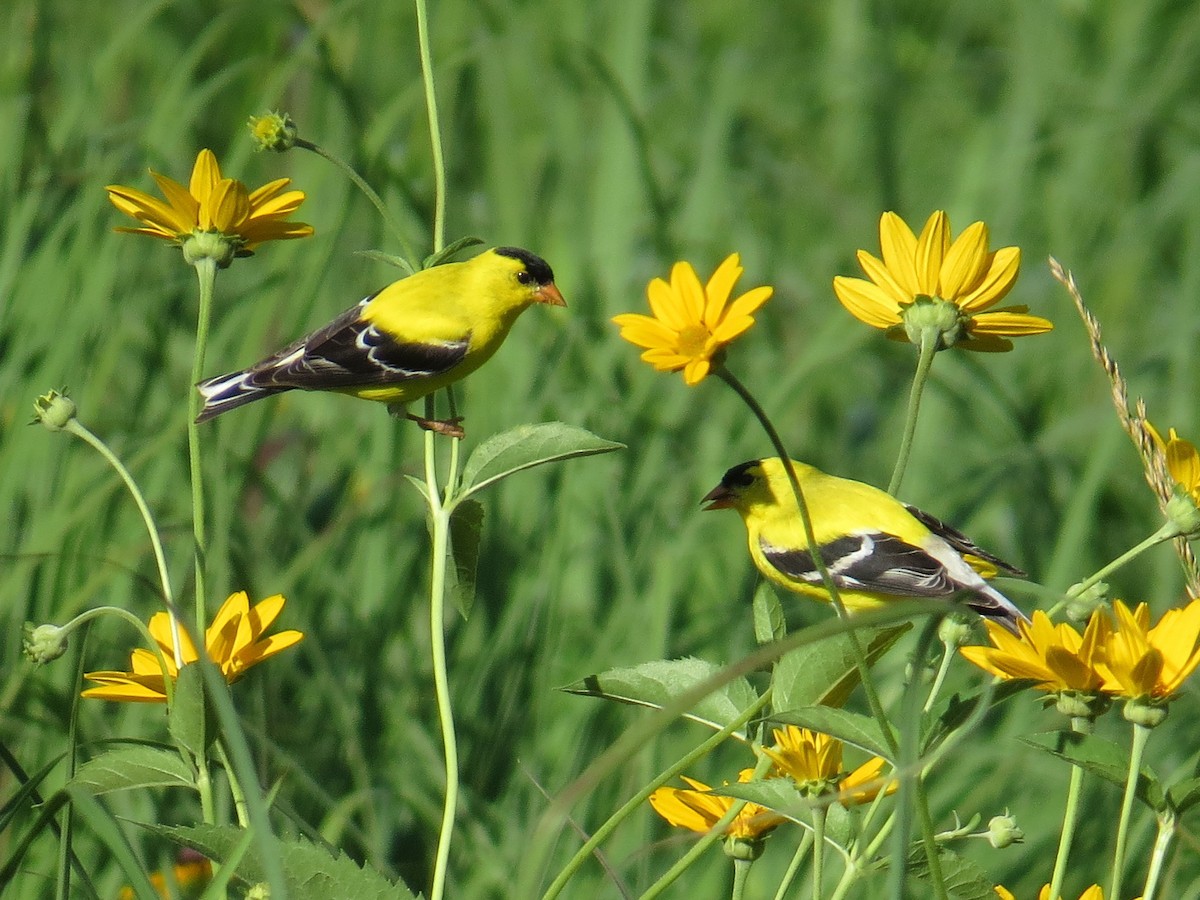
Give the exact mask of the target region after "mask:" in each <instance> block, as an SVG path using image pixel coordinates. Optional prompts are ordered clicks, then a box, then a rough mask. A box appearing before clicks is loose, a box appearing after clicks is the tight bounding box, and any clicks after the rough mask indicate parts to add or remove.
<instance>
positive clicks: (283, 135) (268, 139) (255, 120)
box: [250, 112, 300, 153]
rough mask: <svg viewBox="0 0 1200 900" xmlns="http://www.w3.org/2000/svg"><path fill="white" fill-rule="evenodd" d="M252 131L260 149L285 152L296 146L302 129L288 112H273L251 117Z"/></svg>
mask: <svg viewBox="0 0 1200 900" xmlns="http://www.w3.org/2000/svg"><path fill="white" fill-rule="evenodd" d="M250 133H251V134H252V135H254V142H255V143H256V144H258V149H259V150H272V151H274V152H275V153H283V152H284V151H285V150H290V149H291V148H292V147H294V146H296V138H297V137H298V136H299V134H300V129H299V128H297V127H296V123H295V122H294V121H292V117H291V116H290V115H288V114H287V113H278V112H272V113H267V114H266V115H265V116H251V117H250Z"/></svg>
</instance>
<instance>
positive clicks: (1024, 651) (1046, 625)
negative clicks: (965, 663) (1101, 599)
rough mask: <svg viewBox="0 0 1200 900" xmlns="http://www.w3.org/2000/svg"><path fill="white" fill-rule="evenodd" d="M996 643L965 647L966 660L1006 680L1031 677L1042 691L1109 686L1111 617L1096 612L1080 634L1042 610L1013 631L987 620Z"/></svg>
mask: <svg viewBox="0 0 1200 900" xmlns="http://www.w3.org/2000/svg"><path fill="white" fill-rule="evenodd" d="M984 626H985V627H986V628H987V632H988V638H989V639H990V640H991V642H992V644H993V645H994V648H993V647H962V648H961V649H960V650H959V653H961V654H962V655H963V656H964V657H965V658H966V659H967V660H969V661H970V662H972V663H974V664H975V665H977V666H979V668H981V669H983V670H985V671H987V672H991V673H992V674H993V675H997V676H999V677H1000V678H1004V679H1028V680H1029V681H1033V682H1034V683H1035V686H1036V687H1038V688H1041V689H1042V690H1044V691H1052V692H1063V691H1070V692H1079V693H1084V694H1098V693H1101V692H1102V691H1103V690H1104V689H1105V683H1106V680H1107V679H1106V674H1107V673H1106V671H1105V669H1104V666H1103V652H1104V642H1105V640H1106V639H1107V638H1108V635H1109V633H1110V631H1111V628H1110V625H1109V621H1108V617H1107V616H1106V615H1105V614H1104V613H1103V612H1097V613H1094V614H1093V615H1092V617H1091V618H1090V619H1089V620H1088V624H1087V628H1085V629H1084V632H1083V634H1082V635H1080V633H1079V632H1078V631H1076V630H1075V629H1074V628H1072V627H1071V626H1070V625H1068V624H1066V623H1060V624H1058V625H1055V624H1054V623H1052V622H1051V621H1050V618H1049V616H1047V615H1046V614H1045V613H1044V612H1043V611H1042V610H1040V609H1039V610H1035V611H1034V613H1033V621H1032V622H1018V623H1017V627H1018V628H1019V629H1020V635H1019V636H1018V635H1014V634H1012V633H1011V632H1009V631H1008V630H1007V629H1005V628H1004V627H1002V626H1000V625H997V624H996V623H994V622H990V621H985V622H984Z"/></svg>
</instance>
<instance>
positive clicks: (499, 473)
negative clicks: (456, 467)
mask: <svg viewBox="0 0 1200 900" xmlns="http://www.w3.org/2000/svg"><path fill="white" fill-rule="evenodd" d="M624 448H625V445H624V444H618V443H616V442H615V441H606V440H604V438H601V437H597V436H596V435H594V434H592V433H591V432H590V431H588V430H587V429H585V428H578V427H576V426H574V425H567V424H566V423H565V422H542V423H540V424H537V425H519V426H517V427H516V428H513V429H511V430H509V431H505V432H502V433H501V434H497V435H493V436H492V437H490V438H488V439H487V440H486V441H484V442H483V443H482V444H480V445H479V446H478V447H476V448H475V452H474V453H472V454H471V458H470V459H468V460H467V464H466V465H465V466H464V467H463V480H462V488H461V490H460V492H459V496H460V497H466V496H468V495H470V494H473V493H475V492H476V491H480V490H482V489H483V488H485V487H487V486H488V485H490V484H493V483H495V482H497V481H499V480H500V479H501V478H506V477H507V476H509V475H512V474H513V473H514V472H520V471H522V470H523V469H531V468H533V467H534V466H540V465H543V464H545V463H550V462H558V461H559V460H564V459H574V458H576V457H580V456H594V455H595V454H597V453H611V452H613V451H614V450H623V449H624Z"/></svg>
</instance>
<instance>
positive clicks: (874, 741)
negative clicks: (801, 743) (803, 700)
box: [771, 706, 889, 759]
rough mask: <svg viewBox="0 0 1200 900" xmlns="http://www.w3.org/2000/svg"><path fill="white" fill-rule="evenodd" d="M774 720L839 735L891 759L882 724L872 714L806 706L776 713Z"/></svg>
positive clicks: (847, 740) (844, 741) (849, 742)
mask: <svg viewBox="0 0 1200 900" xmlns="http://www.w3.org/2000/svg"><path fill="white" fill-rule="evenodd" d="M771 721H773V722H783V723H785V724H788V725H799V726H800V727H801V728H807V729H809V730H810V731H819V732H821V733H822V734H827V735H829V736H830V737H835V738H837V739H838V740H839V741H841V742H842V743H844V744H851V745H853V746H855V747H858V748H859V749H861V750H866V751H867V752H868V753H870V754H872V755H874V756H882V757H883V758H884V759H889V756H888V749H887V744H886V742H885V741H884V739H883V732H881V731H880V730H879V724H878V723H877V722H876V721H875V720H874V719H872V718H871V717H870V716H864V715H861V714H859V713H853V712H848V711H846V710H844V709H837V708H835V707H832V706H802V707H800V708H798V709H789V710H787V711H785V712H781V713H778V714H773V715H772V716H771Z"/></svg>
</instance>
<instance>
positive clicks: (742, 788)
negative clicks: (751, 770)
mask: <svg viewBox="0 0 1200 900" xmlns="http://www.w3.org/2000/svg"><path fill="white" fill-rule="evenodd" d="M711 793H713V794H716V795H717V796H719V797H733V798H735V799H737V800H749V801H750V802H751V803H757V804H758V805H759V806H765V807H766V808H767V809H769V810H772V811H774V812H777V813H779V814H780V815H781V816H786V817H787V818H789V819H791V820H792V821H793V822H803V823H805V824H809V823H811V822H812V812H813V804H812V801H811V800H809V799H808V798H807V797H805V796H804V794H802V793H801V792H800V788H798V787H797V786H796V782H794V781H792V779H790V778H764V779H763V780H762V781H744V782H743V781H739V782H737V783H735V784H723V785H721V786H720V787H714V788H712V789H711Z"/></svg>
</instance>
